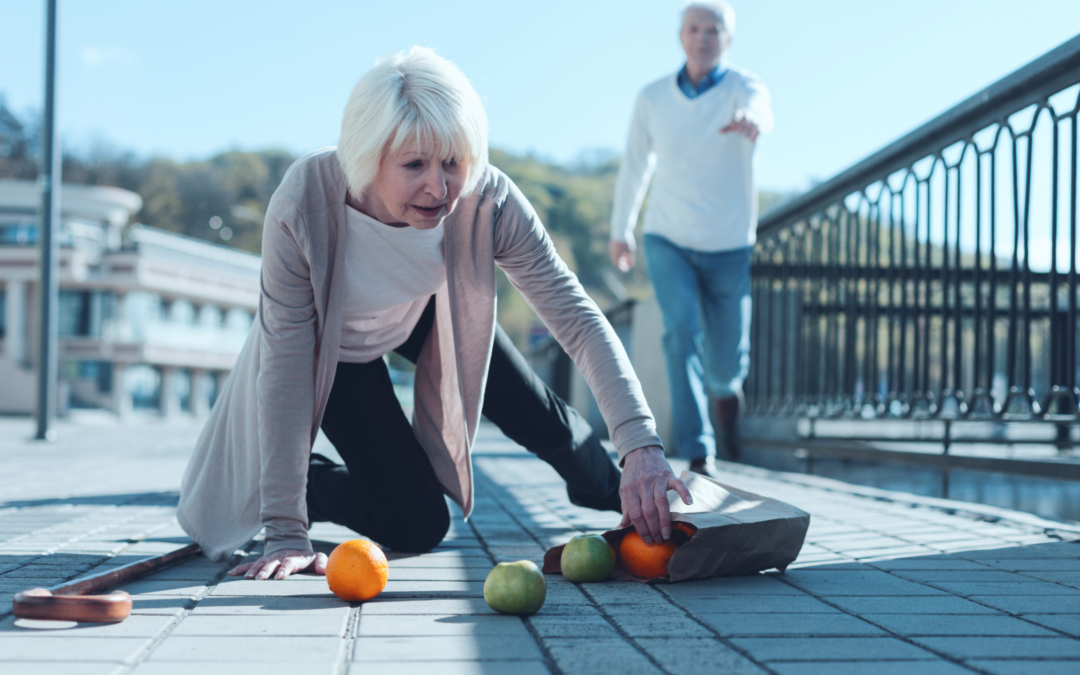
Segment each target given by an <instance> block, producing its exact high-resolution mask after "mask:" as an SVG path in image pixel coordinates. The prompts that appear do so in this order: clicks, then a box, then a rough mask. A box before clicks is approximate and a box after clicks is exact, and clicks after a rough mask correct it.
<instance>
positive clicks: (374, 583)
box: [326, 539, 390, 602]
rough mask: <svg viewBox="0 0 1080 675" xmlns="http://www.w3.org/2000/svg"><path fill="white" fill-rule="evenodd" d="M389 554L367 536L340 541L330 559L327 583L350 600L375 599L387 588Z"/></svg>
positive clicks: (344, 598)
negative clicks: (387, 560)
mask: <svg viewBox="0 0 1080 675" xmlns="http://www.w3.org/2000/svg"><path fill="white" fill-rule="evenodd" d="M389 567H390V566H389V563H387V562H386V555H385V554H384V553H383V552H382V550H381V549H380V548H379V547H378V546H376V545H375V544H373V543H371V542H370V541H367V540H366V539H353V540H352V541H347V542H345V543H344V544H339V545H338V547H337V548H335V549H334V551H333V552H332V553H331V554H330V558H329V560H327V561H326V583H327V584H329V585H330V590H331V591H332V592H333V593H334V595H336V596H338V597H339V598H341V599H342V600H346V601H348V602H363V601H365V600H370V599H372V598H374V597H375V596H376V595H378V594H379V593H382V589H384V588H386V575H387V572H388V570H389Z"/></svg>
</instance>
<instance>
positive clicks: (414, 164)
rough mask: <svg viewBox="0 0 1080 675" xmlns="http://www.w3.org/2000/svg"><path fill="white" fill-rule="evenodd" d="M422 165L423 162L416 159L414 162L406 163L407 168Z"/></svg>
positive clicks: (416, 167) (417, 167) (415, 167)
mask: <svg viewBox="0 0 1080 675" xmlns="http://www.w3.org/2000/svg"><path fill="white" fill-rule="evenodd" d="M422 166H423V163H422V162H421V161H420V160H415V161H412V162H409V163H408V164H406V165H405V168H406V169H419V168H420V167H422Z"/></svg>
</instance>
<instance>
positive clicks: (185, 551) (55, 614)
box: [12, 544, 200, 623]
mask: <svg viewBox="0 0 1080 675" xmlns="http://www.w3.org/2000/svg"><path fill="white" fill-rule="evenodd" d="M199 553H200V549H199V545H198V544H189V545H187V546H185V547H184V548H182V549H179V550H176V551H173V552H171V553H166V554H164V555H159V556H156V557H154V558H147V559H146V560H140V561H139V562H133V563H131V564H130V565H124V566H123V567H117V568H116V569H114V570H112V571H109V572H102V573H100V574H95V575H93V576H89V577H83V578H82V579H76V580H75V581H69V582H67V583H66V584H60V585H58V586H53V587H52V588H31V589H30V590H28V591H23V592H22V593H19V594H18V595H16V596H15V600H14V602H13V603H12V607H13V609H14V610H15V616H17V617H19V618H20V619H42V620H45V621H85V622H88V623H117V622H120V621H123V620H124V619H126V618H128V615H129V614H131V596H130V595H128V594H127V593H126V592H124V591H113V592H112V593H109V594H107V595H85V594H86V593H93V592H94V591H100V590H103V589H106V588H112V587H113V586H117V585H119V584H123V583H126V582H128V581H131V580H132V579H137V578H139V577H141V576H143V575H144V574H149V573H150V572H156V571H157V570H160V569H162V568H163V567H168V566H169V565H173V564H176V563H178V562H181V561H184V560H187V559H188V558H191V557H193V556H195V555H198V554H199Z"/></svg>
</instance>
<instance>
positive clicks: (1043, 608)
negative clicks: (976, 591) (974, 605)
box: [969, 595, 1080, 615]
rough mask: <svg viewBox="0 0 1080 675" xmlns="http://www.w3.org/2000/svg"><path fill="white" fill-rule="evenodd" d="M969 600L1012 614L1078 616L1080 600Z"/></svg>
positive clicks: (975, 597)
mask: <svg viewBox="0 0 1080 675" xmlns="http://www.w3.org/2000/svg"><path fill="white" fill-rule="evenodd" d="M969 599H970V600H972V601H974V602H978V603H980V604H983V605H989V606H990V607H994V608H997V609H1000V610H1004V611H1006V612H1009V613H1010V614H1022V615H1023V614H1076V611H1077V610H1076V608H1077V606H1078V605H1080V598H1076V597H1075V596H1072V595H1062V596H1054V595H1035V596H1031V597H1027V596H1023V595H972V596H969Z"/></svg>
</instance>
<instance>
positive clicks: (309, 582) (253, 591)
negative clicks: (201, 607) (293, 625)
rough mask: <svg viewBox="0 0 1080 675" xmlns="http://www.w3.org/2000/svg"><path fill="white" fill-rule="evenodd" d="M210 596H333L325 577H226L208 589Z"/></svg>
mask: <svg viewBox="0 0 1080 675" xmlns="http://www.w3.org/2000/svg"><path fill="white" fill-rule="evenodd" d="M210 595H211V596H216V597H222V596H241V597H243V596H258V597H271V596H307V597H326V596H331V597H333V593H331V592H330V587H329V586H327V585H326V578H325V577H319V578H318V579H313V578H306V579H303V580H297V581H293V580H292V579H291V578H289V579H285V580H277V579H263V580H256V579H242V578H237V577H226V578H225V579H223V580H222V582H221V583H219V584H218V585H217V586H214V588H213V590H211V591H210Z"/></svg>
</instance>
